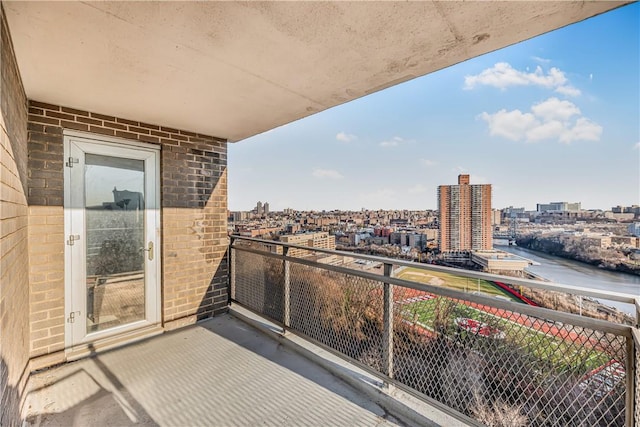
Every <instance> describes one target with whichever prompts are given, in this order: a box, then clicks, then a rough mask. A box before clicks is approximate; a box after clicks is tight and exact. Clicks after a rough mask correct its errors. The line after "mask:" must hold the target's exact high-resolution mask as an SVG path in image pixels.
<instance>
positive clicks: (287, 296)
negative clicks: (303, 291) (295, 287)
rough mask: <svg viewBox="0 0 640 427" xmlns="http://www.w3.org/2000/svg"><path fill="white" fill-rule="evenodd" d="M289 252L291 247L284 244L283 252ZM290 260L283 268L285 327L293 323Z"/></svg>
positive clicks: (285, 253)
mask: <svg viewBox="0 0 640 427" xmlns="http://www.w3.org/2000/svg"><path fill="white" fill-rule="evenodd" d="M288 253H289V248H288V247H287V246H284V247H283V248H282V254H283V255H284V256H287V254H288ZM289 264H290V263H289V261H288V260H286V259H285V260H284V264H283V270H284V288H283V290H282V294H283V295H282V296H283V306H282V308H283V310H284V313H283V319H282V323H284V327H285V328H288V327H289V326H290V323H291V282H290V274H289Z"/></svg>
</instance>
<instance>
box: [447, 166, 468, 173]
mask: <svg viewBox="0 0 640 427" xmlns="http://www.w3.org/2000/svg"><path fill="white" fill-rule="evenodd" d="M466 171H467V169H466V168H463V167H462V166H456V167H455V168H453V169H451V172H456V173H463V172H466Z"/></svg>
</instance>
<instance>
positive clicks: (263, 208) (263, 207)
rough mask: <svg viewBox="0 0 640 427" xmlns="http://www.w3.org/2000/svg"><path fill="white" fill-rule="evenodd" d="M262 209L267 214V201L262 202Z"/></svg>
mask: <svg viewBox="0 0 640 427" xmlns="http://www.w3.org/2000/svg"><path fill="white" fill-rule="evenodd" d="M262 211H263V213H264V214H265V215H268V214H269V202H264V205H263V206H262Z"/></svg>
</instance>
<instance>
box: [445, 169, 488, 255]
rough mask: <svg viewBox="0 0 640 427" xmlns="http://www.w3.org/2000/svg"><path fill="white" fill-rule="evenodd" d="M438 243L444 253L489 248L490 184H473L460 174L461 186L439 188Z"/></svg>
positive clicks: (459, 183) (467, 177)
mask: <svg viewBox="0 0 640 427" xmlns="http://www.w3.org/2000/svg"><path fill="white" fill-rule="evenodd" d="M438 209H439V211H440V234H439V241H438V243H439V246H440V251H442V252H451V251H469V250H490V249H492V248H493V240H492V233H491V228H492V227H491V184H470V183H469V175H458V185H441V186H439V187H438Z"/></svg>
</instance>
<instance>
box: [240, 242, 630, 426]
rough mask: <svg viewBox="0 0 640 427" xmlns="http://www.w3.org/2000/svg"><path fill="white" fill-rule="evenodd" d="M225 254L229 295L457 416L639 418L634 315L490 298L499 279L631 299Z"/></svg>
mask: <svg viewBox="0 0 640 427" xmlns="http://www.w3.org/2000/svg"><path fill="white" fill-rule="evenodd" d="M302 248H304V249H306V251H305V252H302V251H300V250H299V249H302ZM292 249H296V251H295V252H294V251H292ZM310 250H311V251H312V252H309V251H310ZM230 252H231V261H230V262H231V266H230V267H231V268H230V271H231V280H230V283H231V298H232V300H233V301H234V302H236V303H238V304H240V305H242V306H244V307H246V308H248V309H250V310H252V311H254V312H256V313H259V314H261V315H263V316H265V317H267V318H269V319H270V320H272V321H274V322H276V323H278V324H280V325H282V327H283V328H284V329H285V330H290V331H293V332H295V333H297V334H300V335H302V336H304V337H305V338H307V339H309V340H310V341H312V342H314V343H316V344H319V345H321V346H323V347H324V348H326V349H328V350H330V351H332V352H333V353H335V354H337V355H339V356H341V357H344V358H346V359H348V360H350V361H351V362H353V363H355V364H357V365H358V366H360V367H363V368H365V369H366V370H368V371H370V372H372V373H375V374H377V375H379V376H382V378H383V379H384V380H385V381H386V382H388V383H390V384H394V385H396V386H397V387H400V388H402V389H404V390H406V391H408V392H410V393H412V394H414V395H416V396H418V397H420V398H422V399H424V400H426V401H428V402H429V403H431V404H435V405H437V406H439V407H440V408H441V409H444V410H446V411H448V412H450V413H452V414H453V415H456V416H459V417H460V418H461V419H463V420H465V421H467V422H469V421H471V422H472V423H480V424H490V425H505V426H507V425H508V426H517V425H539V426H547V425H562V426H566V425H576V426H577V425H589V426H595V425H603V426H622V425H627V426H632V425H634V418H635V419H636V422H638V421H640V415H639V411H640V409H638V408H639V407H640V402H639V399H640V397H639V394H640V393H639V392H638V387H639V385H640V378H639V374H638V372H639V370H638V366H639V365H640V360H639V358H640V349H639V347H640V334H639V333H638V329H637V322H638V315H637V314H636V318H635V322H634V325H633V326H632V325H626V324H619V323H615V322H610V321H605V320H600V319H594V318H588V317H583V316H578V315H575V314H570V313H565V312H560V311H555V310H550V309H546V308H542V307H537V306H532V305H526V304H523V303H521V302H517V301H516V300H508V294H507V295H504V296H502V297H500V298H496V297H495V296H491V295H489V294H491V293H492V292H494V293H499V290H496V289H497V288H496V287H493V286H492V283H493V282H496V281H499V282H501V283H503V284H504V283H506V284H511V285H514V286H527V287H530V288H537V289H544V290H550V291H555V292H563V293H570V294H579V295H580V294H581V295H584V296H588V297H592V298H602V299H608V300H615V301H620V302H625V303H630V304H635V306H636V308H637V307H639V306H640V305H639V304H638V301H637V300H636V297H635V296H633V295H626V294H620V293H609V292H601V291H596V290H591V289H582V288H577V287H571V286H563V285H557V284H552V283H547V282H539V281H532V280H526V279H516V278H512V277H505V276H497V275H491V274H486V273H480V272H473V271H466V270H458V269H452V268H445V267H439V266H433V265H425V264H417V263H412V262H406V261H401V260H396V259H389V258H382V257H375V256H368V255H357V254H352V253H346V252H339V251H331V250H324V249H315V248H313V249H310V248H307V247H303V246H297V245H289V244H282V243H279V242H273V241H265V240H259V239H250V238H243V237H236V236H233V237H232V242H231V251H230ZM292 253H296V254H303V256H300V257H296V256H290V255H289V254H292ZM354 260H359V261H357V262H363V263H364V265H359V264H357V263H354V262H353V261H354ZM345 261H346V262H345ZM354 266H358V267H360V268H354ZM465 288H466V290H467V292H464V290H465ZM478 289H479V290H480V291H481V292H480V293H478V292H477V290H478ZM470 290H475V291H476V293H470V292H468V291H470ZM639 425H640V424H639Z"/></svg>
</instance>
